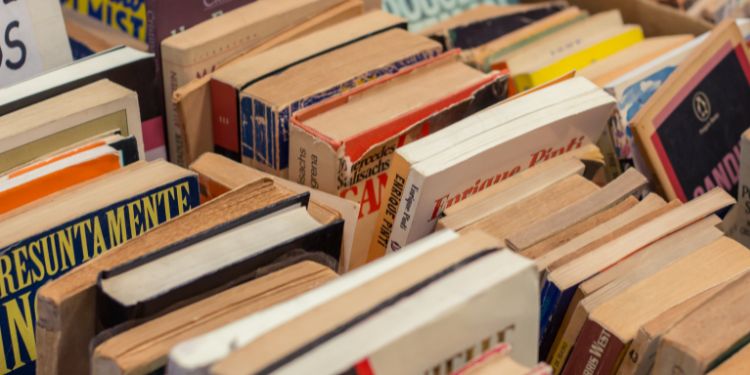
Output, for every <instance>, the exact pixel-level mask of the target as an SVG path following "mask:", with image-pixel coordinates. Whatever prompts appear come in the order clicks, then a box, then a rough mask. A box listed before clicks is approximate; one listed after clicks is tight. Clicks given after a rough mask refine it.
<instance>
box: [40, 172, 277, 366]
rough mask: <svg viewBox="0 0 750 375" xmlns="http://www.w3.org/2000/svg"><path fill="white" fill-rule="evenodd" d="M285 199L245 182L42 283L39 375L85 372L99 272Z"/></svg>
mask: <svg viewBox="0 0 750 375" xmlns="http://www.w3.org/2000/svg"><path fill="white" fill-rule="evenodd" d="M115 173H117V172H115ZM196 184H197V181H196ZM193 194H194V196H193V195H191V199H195V200H198V193H197V190H195V192H194V193H193ZM291 195H292V193H291V192H289V191H288V190H285V189H282V188H279V186H277V185H275V184H274V183H273V182H272V181H270V180H261V181H256V182H254V183H250V184H248V185H246V186H242V187H240V188H238V189H236V190H233V191H231V192H228V193H227V194H224V195H223V196H222V197H220V198H217V199H214V200H212V201H210V202H208V203H206V204H205V205H201V206H200V207H199V208H197V209H196V210H195V211H189V212H187V213H186V214H184V215H181V216H180V217H176V218H174V220H171V221H169V222H167V223H165V224H163V225H160V226H158V227H156V228H153V229H152V230H151V231H149V232H147V233H145V234H144V235H142V236H140V237H137V238H135V239H133V240H131V241H129V242H126V243H124V244H121V246H118V247H117V248H115V249H114V250H113V251H110V252H107V253H105V254H103V255H102V256H100V257H97V258H95V259H93V261H91V262H88V263H86V264H83V265H82V266H80V267H78V269H76V270H75V271H73V272H71V273H70V274H68V275H64V276H63V277H61V278H59V279H57V280H55V281H54V282H52V283H49V284H46V285H45V286H44V287H42V288H41V289H40V290H39V293H38V298H37V300H38V302H37V311H38V316H39V319H38V321H37V326H36V332H37V337H36V342H37V346H38V350H37V354H38V356H39V366H38V369H37V370H38V371H39V373H40V374H57V373H76V374H79V373H88V372H89V371H90V370H89V365H90V356H89V343H90V341H91V340H92V339H93V338H94V337H95V336H96V334H97V333H99V330H100V329H101V328H100V327H98V326H97V323H96V321H95V316H96V311H97V310H96V282H97V277H98V276H99V273H100V272H102V271H106V270H111V269H113V268H115V267H117V266H119V265H120V264H125V263H128V262H130V261H132V260H134V259H137V258H140V257H142V256H146V255H147V254H150V253H153V252H155V251H157V250H160V249H162V248H164V247H166V246H168V245H170V244H173V243H177V242H180V241H184V240H186V239H188V238H190V237H193V236H196V235H198V234H200V233H203V232H206V231H210V230H212V229H213V228H215V227H220V226H221V225H222V224H223V223H224V222H226V221H231V220H235V219H237V218H239V217H242V216H243V215H246V214H247V213H249V212H252V211H255V210H259V209H261V208H263V207H266V206H268V205H270V204H273V203H275V202H279V201H281V200H283V199H286V198H289V197H290V196H291ZM173 196H174V195H173ZM195 212H197V213H195Z"/></svg>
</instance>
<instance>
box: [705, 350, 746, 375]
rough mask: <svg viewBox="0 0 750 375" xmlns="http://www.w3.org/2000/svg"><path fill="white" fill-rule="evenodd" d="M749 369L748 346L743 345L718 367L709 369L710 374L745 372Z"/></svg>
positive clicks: (720, 374) (728, 374)
mask: <svg viewBox="0 0 750 375" xmlns="http://www.w3.org/2000/svg"><path fill="white" fill-rule="evenodd" d="M748 371H750V346H747V345H745V347H744V348H742V349H740V350H739V351H737V352H736V353H734V354H732V356H731V357H729V358H728V359H727V360H725V361H724V362H722V363H721V364H720V365H719V366H718V367H716V368H714V369H713V370H711V371H709V372H708V374H710V375H731V374H745V373H747V372H748Z"/></svg>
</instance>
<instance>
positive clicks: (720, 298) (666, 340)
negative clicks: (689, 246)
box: [654, 240, 750, 374]
mask: <svg viewBox="0 0 750 375" xmlns="http://www.w3.org/2000/svg"><path fill="white" fill-rule="evenodd" d="M727 241H728V242H733V241H731V240H727ZM733 245H735V248H740V249H742V250H744V251H747V248H745V247H744V246H741V245H739V244H738V243H736V242H733ZM714 256H716V255H714ZM745 270H746V269H745ZM737 276H738V277H737V279H736V280H732V281H731V282H729V283H727V285H725V286H724V288H722V290H720V291H718V292H717V293H716V294H715V295H713V296H712V297H711V298H709V299H708V300H707V301H706V302H705V303H703V304H702V305H700V306H698V307H697V308H696V309H695V310H693V312H691V313H690V314H688V315H687V316H685V318H684V319H682V320H681V321H680V322H679V323H677V324H675V325H674V326H673V327H672V328H671V329H670V330H669V332H667V333H666V334H665V335H664V336H662V339H661V342H660V343H659V349H658V351H657V354H656V361H655V363H654V371H655V372H657V373H659V372H662V371H683V373H686V374H692V373H698V372H703V373H705V372H708V371H711V370H712V369H713V368H715V367H716V366H718V365H719V364H721V363H722V362H723V361H724V360H726V359H727V358H728V357H730V356H731V355H732V354H734V353H735V352H737V351H739V350H740V349H741V348H742V347H743V346H745V344H746V343H747V334H748V332H749V331H748V327H747V323H745V321H744V320H743V319H742V317H744V316H747V309H748V305H747V302H746V301H747V299H746V298H743V297H744V296H745V295H746V293H747V284H748V281H750V277H749V276H748V273H747V272H744V273H743V274H741V275H737ZM705 322H717V323H719V324H712V325H710V326H707V325H706V324H705Z"/></svg>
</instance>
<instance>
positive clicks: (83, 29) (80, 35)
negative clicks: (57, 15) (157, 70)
mask: <svg viewBox="0 0 750 375" xmlns="http://www.w3.org/2000/svg"><path fill="white" fill-rule="evenodd" d="M62 13H63V19H64V20H65V31H67V33H68V39H69V40H70V49H71V51H72V53H73V60H78V59H82V58H84V57H87V56H90V55H93V54H96V53H99V52H103V51H106V50H108V49H112V48H114V47H117V46H120V45H125V46H128V47H130V48H133V49H136V50H138V51H142V52H148V44H146V43H145V42H143V41H140V40H138V39H136V38H134V37H132V36H130V35H128V34H126V33H125V32H123V31H118V30H115V29H113V28H111V27H108V26H107V25H105V24H103V23H101V22H99V21H97V20H95V19H94V18H92V17H88V16H85V15H83V14H80V13H78V12H76V11H74V10H72V9H69V8H65V7H63V8H62Z"/></svg>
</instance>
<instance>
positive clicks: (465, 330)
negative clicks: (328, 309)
mask: <svg viewBox="0 0 750 375" xmlns="http://www.w3.org/2000/svg"><path fill="white" fill-rule="evenodd" d="M473 258H477V259H475V260H474V259H473ZM473 258H472V260H468V259H467V260H465V261H463V262H461V263H459V264H456V265H454V266H453V267H451V268H450V270H445V271H443V272H440V273H438V274H437V275H436V276H435V277H434V278H433V279H432V280H431V281H430V282H429V283H425V284H421V283H418V284H416V285H414V286H412V287H411V288H410V290H409V292H408V293H404V294H403V295H400V296H398V298H394V299H393V300H390V299H389V300H388V301H387V302H384V303H381V304H380V305H376V306H374V307H372V308H370V309H369V310H365V311H364V312H363V313H362V315H361V316H360V317H357V318H354V319H353V320H352V321H348V322H346V321H345V322H346V323H344V324H345V326H347V327H348V329H347V330H346V331H344V332H341V333H339V332H330V333H327V334H324V335H323V336H322V337H320V336H319V337H318V338H316V339H314V340H313V341H312V342H310V343H309V344H308V345H306V346H307V347H306V348H304V349H301V350H298V351H295V352H294V353H293V354H291V355H289V354H288V355H282V356H281V357H276V358H277V359H275V360H265V361H264V359H265V358H264V357H262V355H263V354H264V352H265V350H263V347H262V346H260V345H262V344H264V343H267V342H268V341H270V340H269V339H266V340H264V339H260V340H258V341H256V342H253V343H251V344H249V345H247V346H245V347H244V348H241V349H239V350H238V351H237V352H235V353H233V354H231V355H230V356H229V357H227V358H226V359H225V360H224V361H222V362H219V363H218V364H216V365H215V366H214V367H213V368H212V371H214V372H215V373H217V374H237V373H248V372H251V371H259V372H263V371H281V372H284V371H288V372H290V373H298V372H299V371H305V369H308V370H309V371H312V372H314V373H343V372H346V371H357V372H362V371H367V370H369V371H370V373H392V372H394V371H402V370H403V371H406V372H409V373H415V372H423V373H424V372H438V373H441V372H450V371H451V370H452V369H457V368H460V367H461V366H463V365H465V364H466V363H467V362H468V355H467V354H463V353H462V354H459V355H458V356H457V355H456V353H461V351H462V350H463V351H474V352H476V353H477V354H480V353H482V352H483V351H484V350H486V349H484V347H485V346H486V341H487V340H489V341H490V345H496V344H498V343H499V342H513V343H511V345H513V347H514V348H517V350H521V349H522V348H523V347H522V346H521V345H520V343H519V341H525V340H529V339H531V340H532V341H533V334H534V333H536V332H535V331H536V328H538V327H535V325H534V323H536V322H535V321H533V322H529V321H528V318H535V316H529V315H530V314H529V312H530V311H534V310H535V309H534V305H535V304H536V303H538V300H537V299H536V297H537V295H536V293H537V292H538V289H537V287H538V285H537V283H538V280H537V278H536V272H535V271H534V269H533V265H532V264H531V262H529V261H528V260H527V259H524V258H523V257H520V256H519V255H517V254H515V253H513V252H512V251H510V250H507V249H506V250H498V249H494V251H493V249H487V250H485V251H484V252H483V253H481V254H477V256H476V257H473ZM490 270H494V271H490ZM477 275H483V276H481V277H477ZM490 275H491V276H490ZM480 279H481V281H480ZM454 288H461V289H462V290H464V291H465V293H461V294H460V295H459V294H452V293H446V292H447V291H449V290H455V289H454ZM503 298H512V299H513V300H514V303H513V304H512V305H513V306H512V307H511V305H507V304H504V305H505V306H504V308H503V309H502V310H504V311H502V313H501V312H500V311H499V309H498V308H497V307H496V306H497V304H499V303H501V302H500V301H501V300H502V299H503ZM332 303H333V304H335V303H336V301H335V302H332ZM384 305H387V306H388V309H383V307H381V306H384ZM420 306H431V308H430V310H431V313H430V314H414V313H411V314H409V313H407V312H413V311H415V310H416V309H418V308H419V307H420ZM339 308H341V307H339ZM416 311H418V310H416ZM487 311H496V312H497V313H495V314H492V313H487ZM318 316H319V317H320V315H318ZM467 317H469V318H468V319H469V320H468V321H467V320H466V318H467ZM302 319H304V317H303V318H302ZM310 319H312V318H310ZM318 319H320V318H318ZM467 322H471V324H467ZM294 323H295V322H291V323H289V324H290V325H294ZM527 323H531V324H530V326H531V327H530V326H529V325H527ZM532 327H533V329H532ZM283 328H285V327H282V329H283ZM337 331H338V330H337ZM375 332H378V333H377V335H376V334H375ZM271 335H273V332H272V333H271ZM442 337H450V338H451V339H450V340H439V338H442ZM372 338H376V339H374V340H373V339H372ZM425 341H427V342H431V343H433V345H430V346H428V347H426V346H421V345H415V344H414V343H417V342H425ZM523 354H524V353H517V354H514V353H511V355H512V356H513V358H514V359H516V360H517V361H519V362H520V363H522V364H524V365H526V366H532V365H534V364H536V359H535V358H527V357H526V356H525V355H523ZM243 358H244V359H245V360H246V361H243ZM255 358H258V359H259V360H257V362H259V363H258V365H254V363H256V360H255ZM247 360H250V362H249V363H250V365H248V362H247ZM256 369H257V370H256ZM238 370H239V371H238Z"/></svg>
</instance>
